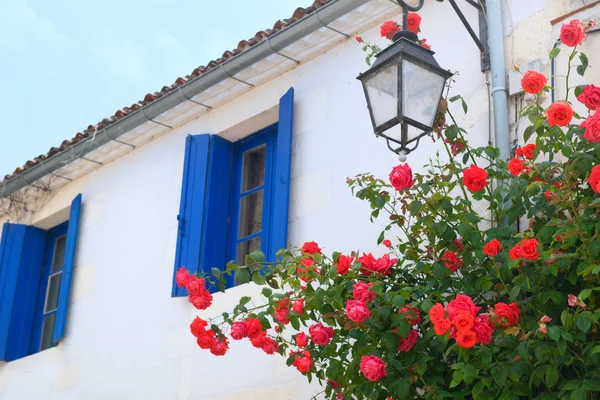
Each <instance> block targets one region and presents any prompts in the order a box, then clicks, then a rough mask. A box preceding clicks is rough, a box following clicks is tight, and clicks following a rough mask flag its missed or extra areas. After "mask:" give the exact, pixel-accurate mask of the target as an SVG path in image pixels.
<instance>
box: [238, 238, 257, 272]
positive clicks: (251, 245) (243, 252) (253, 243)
mask: <svg viewBox="0 0 600 400" xmlns="http://www.w3.org/2000/svg"><path fill="white" fill-rule="evenodd" d="M254 250H260V236H257V237H255V238H252V239H250V240H245V241H243V242H241V243H238V249H237V262H238V264H240V265H243V264H244V259H245V258H246V256H247V255H248V254H250V253H252V252H253V251H254Z"/></svg>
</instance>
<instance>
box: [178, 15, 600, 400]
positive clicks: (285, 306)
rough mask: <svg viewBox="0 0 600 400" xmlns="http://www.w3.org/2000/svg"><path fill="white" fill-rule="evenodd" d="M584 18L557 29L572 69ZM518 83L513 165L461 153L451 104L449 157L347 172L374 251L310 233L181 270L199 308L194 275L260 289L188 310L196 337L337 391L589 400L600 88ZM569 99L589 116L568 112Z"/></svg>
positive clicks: (594, 370)
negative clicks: (280, 364) (282, 245)
mask: <svg viewBox="0 0 600 400" xmlns="http://www.w3.org/2000/svg"><path fill="white" fill-rule="evenodd" d="M587 27H589V25H586V24H582V23H580V22H579V21H572V22H571V23H569V24H565V27H564V28H563V30H562V32H561V40H562V41H563V42H564V43H565V44H566V45H567V46H573V50H572V54H571V57H570V58H569V60H570V61H569V62H570V63H571V62H576V61H574V60H576V56H577V55H579V60H580V62H581V64H580V65H579V66H578V68H577V72H578V73H580V74H582V75H583V73H585V70H586V68H587V62H586V61H585V60H587V58H586V57H585V55H583V54H582V53H580V52H579V51H578V50H577V44H579V43H581V42H582V41H583V40H584V39H585V31H586V29H587ZM393 29H395V28H394V26H393V25H392V24H387V25H386V27H385V33H386V34H387V32H388V30H393ZM383 31H384V29H382V34H383V33H384V32H383ZM551 56H556V51H553V53H551ZM569 70H571V68H570V67H569ZM528 74H529V75H528ZM528 76H529V78H527V77H528ZM531 76H535V77H534V78H531ZM524 79H525V80H529V82H528V83H527V84H524V87H527V88H528V89H527V90H526V91H527V92H528V93H532V96H531V98H530V100H531V101H530V102H528V105H527V106H526V107H525V108H523V109H522V110H521V115H522V116H524V117H526V118H528V120H529V121H530V123H531V125H530V126H528V127H527V128H526V130H525V133H524V140H525V142H528V141H532V142H531V143H529V144H527V145H526V146H524V147H519V148H517V149H516V150H515V154H514V155H513V156H512V158H511V160H510V161H508V160H503V159H500V158H499V151H498V150H497V149H496V148H494V147H491V146H487V147H483V148H473V147H471V146H470V145H469V143H468V140H467V135H466V132H465V131H464V130H463V129H462V128H460V127H459V126H458V125H457V123H456V121H455V119H454V117H453V116H452V114H450V113H448V114H447V116H448V117H449V120H450V121H452V123H451V124H449V125H444V127H443V129H442V130H440V133H439V138H440V139H441V140H440V143H441V145H442V146H443V148H444V149H445V151H446V156H447V157H446V160H444V161H442V160H440V159H435V160H433V161H431V163H430V164H429V165H427V166H425V171H426V172H425V173H422V174H417V173H414V174H413V172H412V170H411V169H410V167H408V165H406V164H405V165H400V166H397V167H395V168H393V170H392V172H391V173H390V176H389V178H388V179H387V180H385V181H384V180H381V179H377V178H375V177H374V176H372V175H370V174H363V175H358V176H356V177H355V178H352V179H348V184H349V186H350V188H351V190H352V193H353V194H354V195H355V196H356V197H358V198H359V199H361V200H364V201H366V202H368V203H369V205H370V208H371V218H372V219H374V218H383V219H384V220H385V221H386V224H385V228H384V230H383V231H382V232H381V234H380V236H379V237H378V238H377V243H378V244H381V246H379V248H377V249H375V250H373V252H374V253H375V254H382V255H381V256H374V255H373V253H370V252H361V253H359V252H358V251H356V252H352V253H350V254H340V253H338V252H333V253H332V254H331V255H326V254H323V252H322V249H321V247H320V246H319V244H317V243H315V242H307V243H305V244H304V245H303V246H302V247H300V248H291V249H286V250H281V251H280V252H279V253H278V261H277V262H274V263H266V262H265V260H264V255H263V254H262V253H261V252H260V251H256V252H253V253H251V254H250V255H249V256H247V257H246V260H245V263H244V265H238V264H235V263H233V262H230V263H229V264H228V265H227V268H226V270H224V271H223V270H220V269H218V268H217V269H214V270H213V275H214V276H210V277H208V276H207V277H204V278H200V277H195V276H194V277H191V276H189V275H188V274H187V272H186V271H185V270H184V269H182V270H180V271H179V272H178V273H177V276H176V280H177V283H178V284H179V285H180V286H182V287H186V288H187V289H188V292H189V300H190V302H191V303H192V304H194V306H196V307H197V308H199V309H206V308H207V307H209V306H210V303H211V302H212V296H211V295H210V293H208V292H207V291H206V288H205V284H204V282H205V281H204V279H211V280H215V281H216V282H215V283H218V284H219V287H220V288H221V289H223V288H224V284H225V278H226V277H228V276H231V275H233V274H236V279H237V280H238V281H239V282H247V281H250V280H252V281H253V282H254V283H256V284H258V285H262V286H264V288H263V289H262V296H263V297H264V299H263V301H264V305H258V306H252V307H249V303H250V301H251V299H250V298H249V297H243V298H241V299H240V301H239V304H238V305H237V306H236V307H235V308H234V309H233V310H232V311H231V312H230V313H224V314H222V315H221V316H219V317H216V318H214V319H212V320H211V321H205V320H202V319H200V318H196V319H195V320H194V321H193V322H192V324H191V326H190V330H191V333H192V334H193V335H194V336H195V337H196V340H197V343H198V346H199V347H200V348H202V349H207V350H209V351H210V352H211V353H213V354H215V355H217V356H222V355H224V354H225V353H227V352H228V349H229V347H228V344H229V342H228V337H231V338H232V339H233V340H245V339H248V340H249V341H250V343H251V344H252V345H253V346H255V347H257V348H259V349H261V350H262V351H264V352H265V353H266V354H273V353H278V354H280V355H281V356H283V357H286V359H287V364H288V365H289V366H293V367H295V368H296V369H297V370H298V371H299V373H302V374H305V375H306V377H307V379H308V380H309V381H311V380H312V379H315V378H316V379H318V380H319V382H320V383H321V384H322V385H323V387H324V390H323V391H324V395H325V396H326V397H327V398H332V399H333V398H337V399H381V400H385V399H390V398H391V399H411V398H424V399H441V398H459V399H518V398H523V399H542V400H545V399H559V398H570V399H575V400H579V399H582V400H584V399H595V398H598V397H599V393H600V335H599V332H598V320H599V319H600V311H599V306H600V293H599V291H600V285H599V283H600V213H599V208H600V197H599V194H600V144H599V143H598V142H600V140H597V138H599V137H600V122H599V121H600V114H598V113H599V111H597V110H596V108H597V107H596V104H597V97H595V96H597V93H596V88H595V87H593V86H590V87H588V88H591V89H585V88H584V87H575V88H572V87H569V86H568V77H567V79H566V82H567V87H566V93H567V95H566V98H565V99H564V100H561V101H560V102H556V103H555V104H552V105H549V106H548V107H545V106H542V100H543V98H542V96H543V93H544V90H548V88H547V87H545V84H546V82H547V79H546V78H545V77H543V79H542V78H541V77H539V76H537V75H533V74H530V73H526V74H524ZM532 79H533V80H532ZM572 94H574V95H575V97H577V98H578V99H579V100H580V101H581V103H582V104H584V105H586V107H588V108H589V110H590V112H589V115H588V116H587V117H582V116H580V115H578V114H577V113H575V112H574V110H573V107H572V103H571V102H570V100H569V98H570V97H571V98H572V96H570V95H572ZM582 96H583V97H582ZM534 134H535V135H534ZM436 136H437V134H436ZM457 142H458V143H461V146H462V147H461V151H460V153H459V154H457V152H454V151H453V150H452V146H453V144H455V143H457ZM476 206H477V207H476ZM384 243H385V244H384ZM240 362H243V361H241V360H240ZM250 363H251V361H249V364H250Z"/></svg>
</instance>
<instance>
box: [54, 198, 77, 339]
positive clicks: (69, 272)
mask: <svg viewBox="0 0 600 400" xmlns="http://www.w3.org/2000/svg"><path fill="white" fill-rule="evenodd" d="M80 214H81V194H78V195H77V197H75V198H74V199H73V201H72V202H71V212H70V214H69V226H68V228H67V243H66V244H65V261H64V263H63V270H62V277H61V279H60V292H59V293H58V306H57V311H56V322H55V323H54V333H53V334H52V342H53V343H54V344H57V343H58V342H60V341H61V339H62V338H63V337H64V336H65V325H66V322H67V308H68V306H69V294H70V292H71V278H72V276H73V266H74V264H75V250H76V248H77V233H78V231H79V216H80Z"/></svg>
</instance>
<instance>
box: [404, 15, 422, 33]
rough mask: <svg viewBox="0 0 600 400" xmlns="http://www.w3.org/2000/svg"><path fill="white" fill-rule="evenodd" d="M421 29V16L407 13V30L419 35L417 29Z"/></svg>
mask: <svg viewBox="0 0 600 400" xmlns="http://www.w3.org/2000/svg"><path fill="white" fill-rule="evenodd" d="M420 27H421V16H420V15H419V14H417V13H414V12H409V13H408V26H407V27H406V29H408V30H409V31H411V32H414V33H419V28H420Z"/></svg>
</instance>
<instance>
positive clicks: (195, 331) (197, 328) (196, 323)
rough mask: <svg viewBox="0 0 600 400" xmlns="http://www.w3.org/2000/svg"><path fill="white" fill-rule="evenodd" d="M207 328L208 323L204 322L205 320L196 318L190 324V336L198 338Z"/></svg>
mask: <svg viewBox="0 0 600 400" xmlns="http://www.w3.org/2000/svg"><path fill="white" fill-rule="evenodd" d="M207 326H208V322H206V321H205V320H203V319H201V318H198V317H196V318H195V319H194V320H193V321H192V323H191V324H190V331H191V332H192V335H194V336H196V337H198V336H201V335H202V334H204V332H205V331H206V329H205V328H206V327H207Z"/></svg>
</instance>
